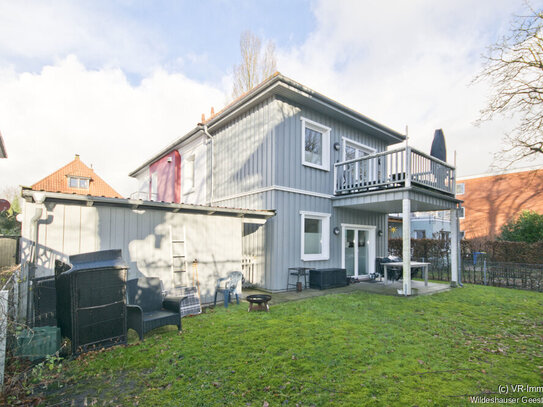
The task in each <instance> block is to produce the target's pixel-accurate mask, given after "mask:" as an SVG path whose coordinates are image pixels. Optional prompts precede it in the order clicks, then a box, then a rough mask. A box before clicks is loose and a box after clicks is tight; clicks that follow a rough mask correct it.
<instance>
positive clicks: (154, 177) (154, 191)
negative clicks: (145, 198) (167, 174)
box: [149, 172, 158, 201]
mask: <svg viewBox="0 0 543 407" xmlns="http://www.w3.org/2000/svg"><path fill="white" fill-rule="evenodd" d="M157 197H158V174H157V173H156V172H153V173H152V174H151V196H150V197H149V200H150V201H156V200H157Z"/></svg>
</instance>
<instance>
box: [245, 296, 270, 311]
mask: <svg viewBox="0 0 543 407" xmlns="http://www.w3.org/2000/svg"><path fill="white" fill-rule="evenodd" d="M246 300H247V301H248V302H249V309H248V310H247V312H251V311H266V312H268V311H269V310H270V307H269V306H268V301H270V300H271V295H267V294H253V295H248V296H247V298H246ZM253 306H254V308H253Z"/></svg>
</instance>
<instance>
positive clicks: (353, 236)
mask: <svg viewBox="0 0 543 407" xmlns="http://www.w3.org/2000/svg"><path fill="white" fill-rule="evenodd" d="M342 232H343V233H342V236H343V241H342V245H341V246H342V251H343V253H342V256H341V265H342V268H345V269H346V270H347V277H354V278H364V277H368V276H369V274H370V273H373V272H374V270H375V227H374V226H361V225H360V226H359V225H342Z"/></svg>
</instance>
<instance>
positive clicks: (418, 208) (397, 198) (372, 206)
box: [333, 186, 462, 213]
mask: <svg viewBox="0 0 543 407" xmlns="http://www.w3.org/2000/svg"><path fill="white" fill-rule="evenodd" d="M406 198H407V199H410V200H411V211H412V212H424V211H441V210H448V209H453V208H455V207H456V205H457V203H459V202H462V201H460V200H458V199H456V198H455V197H453V196H451V195H448V194H445V193H440V192H436V191H431V190H428V189H426V188H419V187H416V186H412V187H410V188H405V187H403V188H389V189H379V190H373V191H367V192H358V193H354V194H346V195H337V196H335V197H334V198H333V206H334V207H339V208H341V207H344V208H351V209H358V210H365V211H369V212H379V213H401V212H402V201H403V199H406Z"/></svg>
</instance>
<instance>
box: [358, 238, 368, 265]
mask: <svg viewBox="0 0 543 407" xmlns="http://www.w3.org/2000/svg"><path fill="white" fill-rule="evenodd" d="M357 240H358V242H357V243H358V248H357V249H358V250H357V251H358V256H357V257H358V275H359V276H363V275H367V274H368V233H367V232H366V231H365V230H358V239H357Z"/></svg>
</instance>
